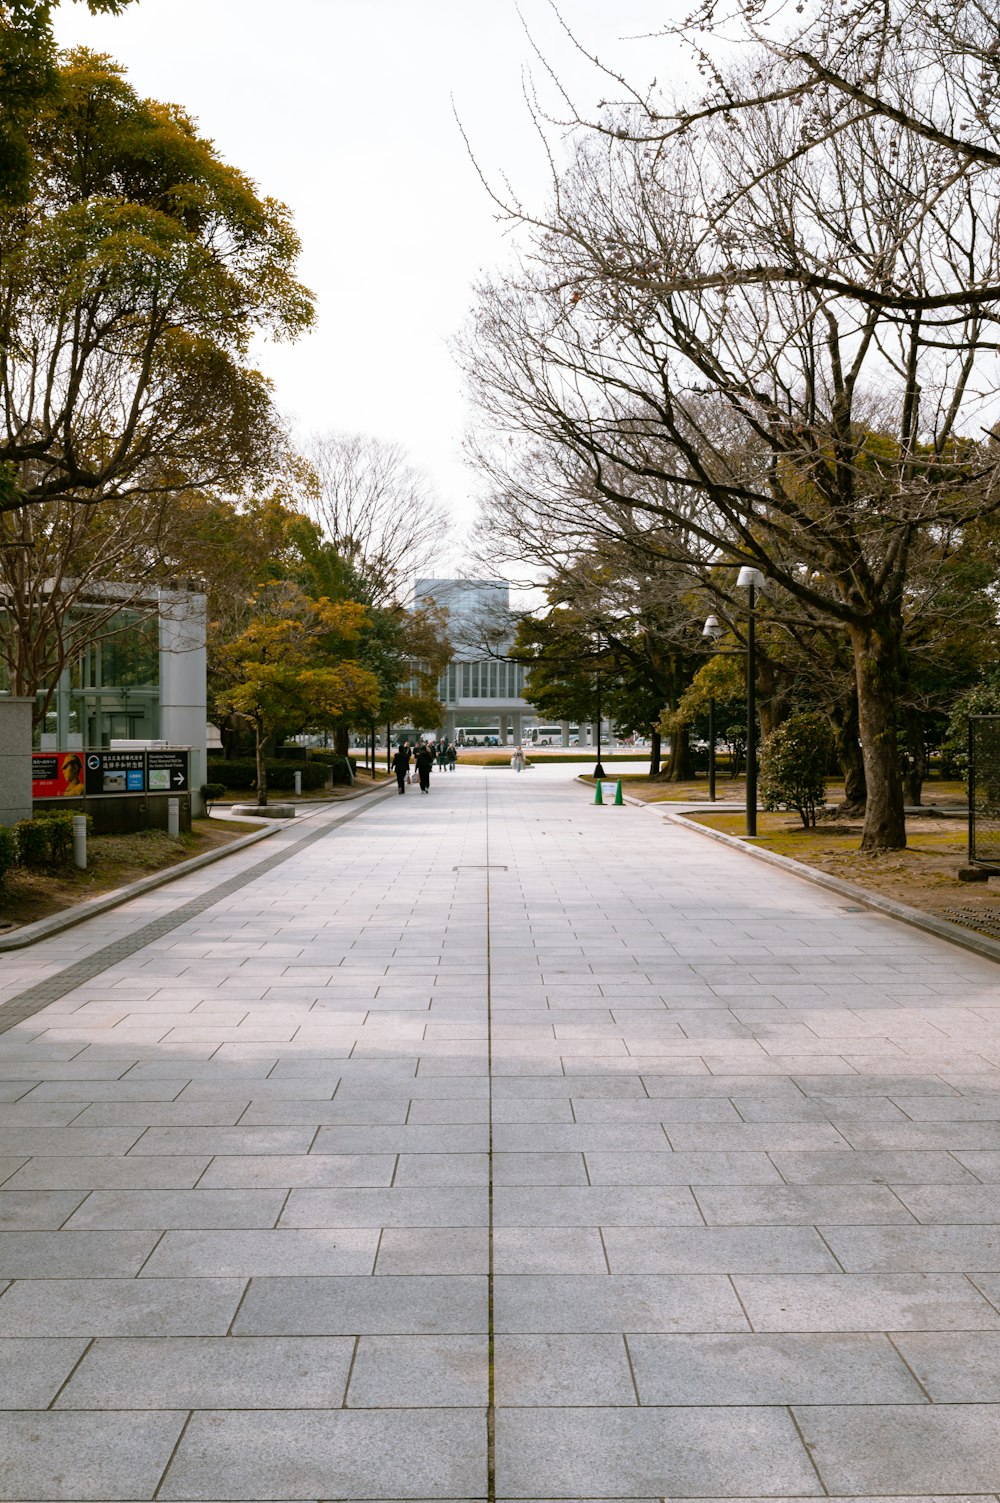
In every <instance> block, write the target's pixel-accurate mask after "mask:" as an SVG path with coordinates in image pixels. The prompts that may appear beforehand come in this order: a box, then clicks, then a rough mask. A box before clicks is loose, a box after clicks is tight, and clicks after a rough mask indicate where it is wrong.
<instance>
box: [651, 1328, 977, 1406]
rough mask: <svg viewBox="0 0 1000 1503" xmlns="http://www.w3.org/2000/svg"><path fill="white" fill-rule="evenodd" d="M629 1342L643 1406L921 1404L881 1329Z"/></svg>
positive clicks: (922, 1399)
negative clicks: (869, 1332)
mask: <svg viewBox="0 0 1000 1503" xmlns="http://www.w3.org/2000/svg"><path fill="white" fill-rule="evenodd" d="M968 1334H969V1333H963V1335H962V1336H959V1337H945V1338H944V1339H945V1340H954V1341H956V1342H959V1343H960V1342H961V1341H963V1340H965V1339H966V1337H967V1335H968ZM628 1347H629V1353H630V1355H631V1360H632V1366H633V1369H634V1372H635V1382H636V1387H637V1389H638V1392H639V1398H640V1400H641V1402H642V1403H643V1404H654V1405H655V1404H674V1405H692V1404H694V1405H697V1404H877V1403H882V1404H886V1403H898V1404H915V1403H916V1404H920V1403H925V1402H926V1398H925V1395H924V1393H923V1392H922V1391H921V1389H920V1387H919V1385H918V1384H917V1383H916V1382H915V1381H914V1379H913V1377H912V1376H911V1374H910V1373H909V1372H908V1371H907V1369H906V1366H905V1365H904V1363H903V1361H902V1360H901V1359H900V1357H899V1354H898V1352H897V1351H896V1350H895V1349H894V1347H893V1346H892V1344H891V1343H890V1342H889V1340H888V1339H887V1338H886V1337H885V1336H883V1335H881V1334H879V1335H860V1336H859V1335H853V1334H851V1335H829V1334H826V1335H817V1334H814V1333H812V1332H809V1333H808V1334H780V1335H761V1334H758V1333H754V1334H753V1335H733V1336H728V1335H718V1336H715V1335H707V1336H703V1335H697V1336H635V1335H630V1336H629V1338H628Z"/></svg>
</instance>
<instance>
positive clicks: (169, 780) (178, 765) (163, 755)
mask: <svg viewBox="0 0 1000 1503" xmlns="http://www.w3.org/2000/svg"><path fill="white" fill-rule="evenodd" d="M146 787H147V788H148V789H149V791H150V793H186V792H187V789H188V754H187V752H186V751H148V752H147V753H146Z"/></svg>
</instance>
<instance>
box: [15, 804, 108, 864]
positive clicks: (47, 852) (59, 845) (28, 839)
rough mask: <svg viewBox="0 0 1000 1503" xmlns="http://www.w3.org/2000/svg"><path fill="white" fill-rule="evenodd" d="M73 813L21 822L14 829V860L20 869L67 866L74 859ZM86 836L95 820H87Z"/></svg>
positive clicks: (57, 811)
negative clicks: (22, 867) (24, 867)
mask: <svg viewBox="0 0 1000 1503" xmlns="http://www.w3.org/2000/svg"><path fill="white" fill-rule="evenodd" d="M73 818H74V816H73V813H72V811H71V810H69V809H53V810H51V812H49V813H46V814H39V815H36V817H35V818H34V819H19V820H18V822H17V824H16V825H14V827H13V838H14V849H15V859H16V861H17V864H18V866H29V867H45V866H68V865H69V864H70V862H71V861H72V859H73ZM86 819H87V832H88V834H89V833H90V830H91V829H92V827H93V818H92V816H91V815H89V814H88V815H87V816H86Z"/></svg>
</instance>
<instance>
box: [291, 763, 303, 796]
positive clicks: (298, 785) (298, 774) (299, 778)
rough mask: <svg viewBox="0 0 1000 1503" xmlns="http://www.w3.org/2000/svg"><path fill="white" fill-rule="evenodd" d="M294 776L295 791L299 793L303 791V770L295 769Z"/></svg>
mask: <svg viewBox="0 0 1000 1503" xmlns="http://www.w3.org/2000/svg"><path fill="white" fill-rule="evenodd" d="M292 776H293V777H294V779H295V792H296V793H297V794H298V793H301V792H302V774H301V772H300V771H299V769H298V768H296V769H295V771H294V773H293V774H292Z"/></svg>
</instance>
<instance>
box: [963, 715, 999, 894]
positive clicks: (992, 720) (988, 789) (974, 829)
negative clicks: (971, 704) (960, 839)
mask: <svg viewBox="0 0 1000 1503" xmlns="http://www.w3.org/2000/svg"><path fill="white" fill-rule="evenodd" d="M969 864H970V865H975V866H991V867H996V869H997V870H998V871H1000V715H970V716H969Z"/></svg>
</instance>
